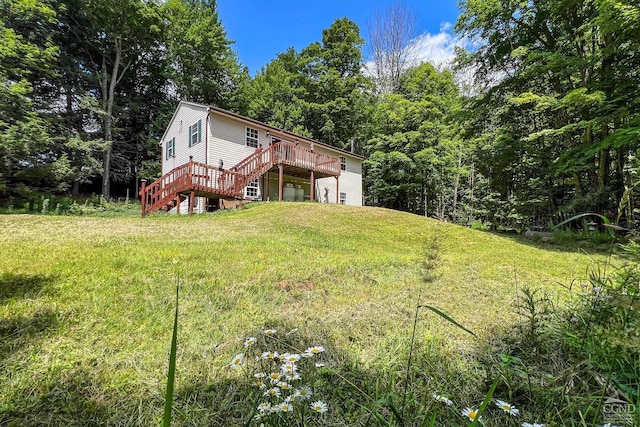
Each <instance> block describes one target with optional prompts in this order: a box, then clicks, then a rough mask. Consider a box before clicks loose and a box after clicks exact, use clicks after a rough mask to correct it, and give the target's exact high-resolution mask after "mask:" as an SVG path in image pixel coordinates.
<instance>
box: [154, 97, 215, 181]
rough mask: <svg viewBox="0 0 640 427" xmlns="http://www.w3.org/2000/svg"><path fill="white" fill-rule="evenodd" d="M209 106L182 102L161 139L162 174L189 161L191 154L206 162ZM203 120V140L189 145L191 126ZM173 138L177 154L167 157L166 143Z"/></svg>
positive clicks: (198, 160) (194, 158) (197, 159)
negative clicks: (206, 128)
mask: <svg viewBox="0 0 640 427" xmlns="http://www.w3.org/2000/svg"><path fill="white" fill-rule="evenodd" d="M206 117H207V107H205V106H201V105H197V104H191V103H188V102H182V103H181V104H180V106H179V107H178V110H177V111H176V114H175V116H174V117H173V120H172V121H171V123H170V125H169V128H168V129H167V131H166V132H165V134H164V139H163V140H162V141H161V143H160V144H161V147H162V174H163V175H164V174H165V173H167V172H169V171H170V170H171V169H173V168H175V167H176V166H180V165H183V164H185V163H188V162H189V156H193V160H194V161H196V162H202V163H204V162H205V145H206V142H205V127H206V123H205V122H206ZM198 120H202V140H201V141H200V142H199V143H197V144H195V145H193V146H191V147H189V126H191V125H192V124H194V123H197V122H198ZM172 138H175V139H176V145H175V148H176V149H175V155H174V156H172V157H170V158H169V159H167V156H166V146H165V144H166V143H167V142H168V141H169V140H171V139H172Z"/></svg>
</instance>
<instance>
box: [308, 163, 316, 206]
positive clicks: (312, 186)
mask: <svg viewBox="0 0 640 427" xmlns="http://www.w3.org/2000/svg"><path fill="white" fill-rule="evenodd" d="M309 187H310V188H309V200H310V201H312V202H315V201H316V179H315V175H314V173H313V171H311V177H310V178H309Z"/></svg>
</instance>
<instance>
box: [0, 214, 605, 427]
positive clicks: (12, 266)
mask: <svg viewBox="0 0 640 427" xmlns="http://www.w3.org/2000/svg"><path fill="white" fill-rule="evenodd" d="M0 229H2V230H3V232H2V234H0V247H1V248H2V249H0V254H1V255H2V256H0V272H1V273H0V274H1V275H0V338H1V340H0V341H1V342H2V343H1V344H0V424H5V423H8V422H10V421H14V422H17V423H18V424H16V425H23V424H26V425H29V424H34V425H39V424H42V425H45V424H47V423H49V424H56V425H58V424H66V423H70V424H74V423H75V424H76V425H91V424H95V423H96V422H97V421H96V420H102V422H103V423H109V424H124V425H131V424H139V425H149V424H152V423H153V422H155V421H156V420H157V419H158V417H160V416H161V414H162V407H163V396H162V393H163V391H164V387H165V380H166V366H167V354H168V349H169V345H170V340H171V327H172V324H173V322H172V321H173V317H172V316H173V307H174V295H175V287H176V284H177V283H178V282H179V283H180V284H181V293H180V317H179V322H180V327H179V335H178V358H177V366H178V368H177V376H176V395H177V397H176V399H177V405H178V407H180V408H182V409H181V411H182V416H180V415H179V416H178V419H182V420H184V419H185V418H189V417H190V416H191V415H185V414H197V416H198V417H201V419H202V420H206V419H208V420H209V421H208V423H209V424H207V423H206V422H204V421H203V425H205V424H207V425H211V423H212V422H213V421H212V420H215V419H216V417H215V410H216V408H219V407H220V403H221V402H227V404H228V405H232V406H233V405H234V403H233V399H234V393H233V390H232V388H231V389H228V390H227V393H226V394H225V396H219V395H218V396H216V395H212V394H209V395H206V398H194V401H193V402H191V403H189V402H188V399H189V398H188V396H191V395H193V393H196V391H193V387H196V386H194V384H199V385H202V386H203V387H204V388H206V387H208V386H211V387H212V389H217V388H216V387H218V386H219V384H221V383H224V382H225V381H229V378H230V377H229V373H228V371H227V370H226V367H227V366H228V363H229V361H230V360H231V357H232V356H233V354H235V353H234V351H235V350H237V347H238V343H240V344H241V343H242V340H243V339H244V338H245V335H246V334H247V333H249V332H250V331H253V330H255V328H262V327H267V326H269V327H293V326H297V327H299V328H300V329H301V330H303V331H305V333H307V334H308V335H309V336H311V337H314V339H317V340H318V341H317V342H318V343H319V344H324V345H328V346H331V350H332V354H334V356H333V357H334V358H335V363H345V362H348V363H358V364H360V365H361V366H362V368H363V369H368V368H371V367H374V366H375V367H376V369H383V370H384V369H387V370H391V369H394V367H397V366H396V365H399V364H402V363H404V362H403V361H402V360H400V359H401V357H402V355H404V354H405V353H406V351H407V345H408V340H409V335H410V325H411V324H412V319H413V312H414V310H415V305H416V298H417V294H418V291H419V289H422V302H423V303H424V304H428V305H432V306H434V307H437V308H439V309H440V310H442V311H443V312H446V313H447V314H449V315H450V316H452V317H453V318H455V319H456V320H457V321H458V322H460V323H461V324H463V325H464V326H466V327H468V328H469V329H471V330H473V331H474V332H476V333H477V334H478V335H479V340H480V341H483V340H486V339H487V338H488V337H490V336H491V334H492V333H493V331H495V330H496V329H498V328H501V327H504V325H506V324H509V323H510V322H512V321H513V320H514V316H515V314H514V313H515V310H514V305H515V298H516V295H517V287H524V286H532V287H540V286H542V287H543V288H545V289H546V290H548V291H549V292H550V293H551V294H552V295H555V296H556V298H560V299H561V298H564V297H565V296H566V295H565V294H564V293H563V292H565V290H564V288H562V287H560V286H558V285H557V282H564V283H567V282H568V281H569V280H571V279H573V278H576V277H582V276H584V275H585V268H586V266H587V265H588V264H589V263H590V262H591V260H592V258H591V257H590V256H588V255H586V254H584V253H578V252H572V251H568V250H558V249H553V248H551V247H536V246H534V245H531V244H529V243H526V242H523V241H520V240H517V239H509V238H505V237H501V236H497V235H492V234H489V233H485V232H480V231H475V230H471V229H468V228H463V227H459V226H455V225H450V224H442V223H439V222H436V221H434V220H431V219H426V218H422V217H418V216H415V215H410V214H404V213H399V212H394V211H388V210H382V209H375V208H353V207H346V206H336V205H320V204H293V203H271V204H256V205H251V206H249V207H246V208H244V209H242V210H238V211H229V212H222V213H218V214H213V215H200V216H194V217H186V216H181V217H170V216H156V217H151V218H145V219H140V218H136V217H131V218H91V217H89V218H86V217H51V216H26V215H25V216H0ZM436 236H437V237H438V241H439V245H440V262H439V268H438V275H437V278H436V279H435V280H434V281H432V282H430V283H428V284H424V283H423V282H422V280H421V277H422V271H421V260H422V258H423V252H424V247H425V242H427V241H430V240H432V239H434V237H436ZM420 325H421V327H420V328H419V331H420V332H419V333H420V334H421V336H422V339H423V340H427V339H428V338H429V337H432V336H443V337H445V338H446V339H447V340H453V341H455V344H453V347H451V348H448V349H443V351H457V350H455V349H459V350H461V351H462V350H464V349H469V348H471V347H473V346H474V345H475V343H476V341H474V340H473V338H470V337H469V336H465V335H466V334H463V333H460V332H459V331H458V330H456V328H454V327H451V326H450V325H449V324H447V323H446V322H445V321H443V319H441V318H439V317H438V316H435V315H433V314H432V313H428V312H423V313H422V314H421V317H420ZM452 349H453V350H452ZM214 385H216V386H215V387H214ZM196 388H197V387H196ZM229 390H231V391H229ZM200 392H203V393H204V392H206V390H200ZM205 394H206V393H205ZM239 396H241V394H240V395H239ZM236 397H238V396H236ZM180 399H183V401H180ZM184 399H186V400H187V401H184ZM203 399H204V400H203ZM203 402H207V404H206V405H205V404H204V403H203ZM231 412H233V411H231ZM204 414H207V415H206V416H205V415H204ZM212 414H214V415H212ZM193 422H194V423H195V424H197V423H198V422H197V421H195V420H194V421H193ZM83 423H84V424H83ZM220 425H225V424H224V423H223V424H220Z"/></svg>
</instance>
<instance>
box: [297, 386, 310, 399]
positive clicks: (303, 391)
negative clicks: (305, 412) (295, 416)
mask: <svg viewBox="0 0 640 427" xmlns="http://www.w3.org/2000/svg"><path fill="white" fill-rule="evenodd" d="M293 395H294V396H297V397H299V398H300V399H302V400H307V399H311V396H312V395H313V392H312V391H311V388H310V387H308V386H306V385H305V386H302V387H300V388H299V389H297V390H296V391H295V393H294V394H293Z"/></svg>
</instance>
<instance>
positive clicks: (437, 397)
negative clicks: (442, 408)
mask: <svg viewBox="0 0 640 427" xmlns="http://www.w3.org/2000/svg"><path fill="white" fill-rule="evenodd" d="M432 396H433V400H435V401H436V402H441V403H445V404H446V405H447V406H451V405H453V402H452V401H451V399H449V398H447V397H446V396H441V395H439V394H435V393H433V394H432Z"/></svg>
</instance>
